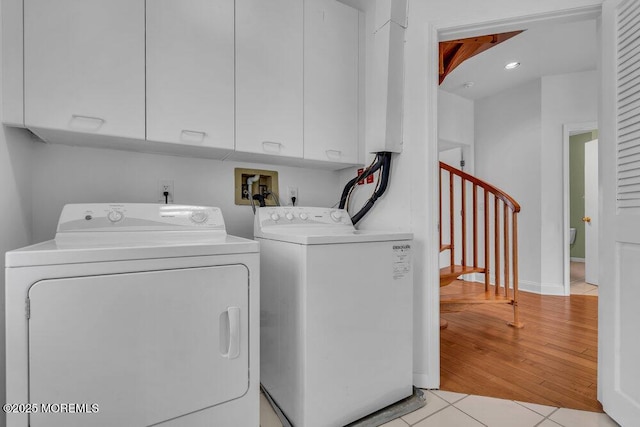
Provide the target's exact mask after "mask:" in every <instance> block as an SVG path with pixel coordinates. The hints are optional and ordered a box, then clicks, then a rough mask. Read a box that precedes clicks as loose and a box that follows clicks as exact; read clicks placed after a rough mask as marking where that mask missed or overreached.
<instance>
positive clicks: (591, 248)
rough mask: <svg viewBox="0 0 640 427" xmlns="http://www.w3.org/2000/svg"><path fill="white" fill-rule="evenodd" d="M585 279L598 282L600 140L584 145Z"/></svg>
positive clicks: (589, 281)
mask: <svg viewBox="0 0 640 427" xmlns="http://www.w3.org/2000/svg"><path fill="white" fill-rule="evenodd" d="M582 220H583V221H584V234H585V281H586V282H587V283H591V284H592V285H597V284H598V140H597V139H596V140H594V141H589V142H587V143H586V144H585V146H584V218H583V219H582Z"/></svg>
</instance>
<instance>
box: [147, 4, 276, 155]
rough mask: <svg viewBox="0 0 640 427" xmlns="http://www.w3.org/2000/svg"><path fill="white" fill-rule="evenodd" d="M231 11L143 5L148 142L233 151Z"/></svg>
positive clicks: (219, 7) (197, 6) (203, 6)
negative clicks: (145, 21) (144, 9)
mask: <svg viewBox="0 0 640 427" xmlns="http://www.w3.org/2000/svg"><path fill="white" fill-rule="evenodd" d="M267 3H268V2H267ZM233 9H234V2H233V0H153V1H148V2H147V139H148V140H151V141H162V142H172V143H179V144H187V145H196V146H202V147H215V148H225V149H229V150H233V148H234V10H233Z"/></svg>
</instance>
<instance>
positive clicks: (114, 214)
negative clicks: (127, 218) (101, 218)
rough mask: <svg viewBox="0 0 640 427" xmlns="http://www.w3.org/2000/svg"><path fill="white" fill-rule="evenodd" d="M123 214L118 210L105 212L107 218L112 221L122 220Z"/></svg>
mask: <svg viewBox="0 0 640 427" xmlns="http://www.w3.org/2000/svg"><path fill="white" fill-rule="evenodd" d="M123 218H124V215H123V214H122V212H120V211H111V212H109V213H108V214H107V219H108V220H109V221H111V222H113V223H116V222H118V221H122V219H123Z"/></svg>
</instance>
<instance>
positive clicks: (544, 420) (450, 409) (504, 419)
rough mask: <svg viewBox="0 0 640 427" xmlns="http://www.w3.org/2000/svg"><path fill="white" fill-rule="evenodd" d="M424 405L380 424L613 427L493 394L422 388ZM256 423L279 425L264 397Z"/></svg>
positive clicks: (592, 415)
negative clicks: (494, 396)
mask: <svg viewBox="0 0 640 427" xmlns="http://www.w3.org/2000/svg"><path fill="white" fill-rule="evenodd" d="M425 396H426V398H427V405H426V406H424V407H422V408H420V409H418V410H417V411H415V412H411V413H410V414H407V415H405V416H404V417H402V418H398V419H395V420H393V421H391V422H389V423H386V424H384V425H383V426H382V427H408V426H415V427H482V426H485V427H514V426H517V427H609V426H611V427H615V426H618V424H617V423H616V422H615V421H613V420H612V419H611V418H609V417H608V416H607V415H606V414H601V413H598V412H587V411H577V410H575V409H565V408H555V407H553V406H543V405H536V404H534V403H523V402H516V401H513V400H504V399H496V398H493V397H484V396H473V395H467V394H460V393H452V392H448V391H440V390H429V391H427V390H425ZM260 426H261V427H282V424H281V423H280V421H279V420H278V417H277V416H276V414H275V412H273V409H272V408H271V406H270V405H269V402H268V401H267V399H266V398H265V397H264V396H262V395H261V396H260Z"/></svg>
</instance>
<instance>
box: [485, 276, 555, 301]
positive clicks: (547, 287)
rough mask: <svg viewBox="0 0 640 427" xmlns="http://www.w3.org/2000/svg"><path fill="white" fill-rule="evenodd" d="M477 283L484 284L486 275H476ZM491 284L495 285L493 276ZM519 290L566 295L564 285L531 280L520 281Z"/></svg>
mask: <svg viewBox="0 0 640 427" xmlns="http://www.w3.org/2000/svg"><path fill="white" fill-rule="evenodd" d="M475 281H476V282H480V283H484V274H482V273H476V274H475ZM489 283H490V284H491V285H494V284H495V282H494V277H493V276H491V277H490V278H489ZM511 289H513V284H511ZM518 289H519V290H520V291H523V292H531V293H534V294H539V295H554V296H564V295H565V293H564V286H563V285H552V284H549V283H540V282H532V281H529V280H519V281H518Z"/></svg>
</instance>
